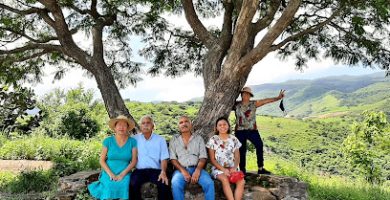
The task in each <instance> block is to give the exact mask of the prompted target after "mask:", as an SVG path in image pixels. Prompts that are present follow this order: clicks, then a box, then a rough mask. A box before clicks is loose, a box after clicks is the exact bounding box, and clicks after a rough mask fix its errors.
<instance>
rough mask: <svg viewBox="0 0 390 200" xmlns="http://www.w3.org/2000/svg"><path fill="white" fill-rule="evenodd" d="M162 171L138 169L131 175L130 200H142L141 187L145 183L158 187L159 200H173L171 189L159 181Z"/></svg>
mask: <svg viewBox="0 0 390 200" xmlns="http://www.w3.org/2000/svg"><path fill="white" fill-rule="evenodd" d="M160 173H161V170H160V169H136V170H135V171H134V172H133V173H131V178H130V199H131V200H141V186H142V185H143V184H144V183H147V182H151V183H154V184H156V185H157V190H158V199H159V200H169V199H172V193H171V188H170V187H169V186H168V185H165V184H164V183H162V182H161V181H157V180H158V176H159V175H160Z"/></svg>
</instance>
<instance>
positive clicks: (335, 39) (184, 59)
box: [145, 0, 390, 137]
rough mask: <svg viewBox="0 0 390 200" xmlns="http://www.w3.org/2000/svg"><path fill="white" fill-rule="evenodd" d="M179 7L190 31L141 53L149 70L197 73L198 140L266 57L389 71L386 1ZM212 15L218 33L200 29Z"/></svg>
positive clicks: (234, 1) (247, 1)
mask: <svg viewBox="0 0 390 200" xmlns="http://www.w3.org/2000/svg"><path fill="white" fill-rule="evenodd" d="M181 3H182V9H183V10H184V14H185V17H186V19H187V22H188V24H189V25H190V26H191V28H192V32H191V31H189V32H185V31H178V30H176V31H173V32H172V33H171V34H170V36H169V37H168V38H169V39H168V40H165V43H164V42H162V43H161V45H155V44H153V45H152V46H149V47H148V48H146V49H145V53H146V54H147V55H148V56H149V57H150V58H151V60H153V62H154V63H155V68H152V71H154V72H159V70H160V69H164V67H165V69H168V70H167V72H169V73H171V74H173V75H174V74H175V73H176V72H180V71H182V70H189V69H194V70H195V71H197V72H200V73H201V74H202V76H203V80H204V87H205V93H204V99H203V103H202V106H201V108H200V110H199V113H198V116H197V118H196V119H195V123H194V127H195V130H196V132H197V133H199V134H202V135H203V136H205V137H208V136H210V135H212V134H213V133H212V130H213V125H214V122H215V120H216V118H218V117H220V116H227V115H228V114H229V113H230V111H231V108H232V107H233V104H234V102H235V100H236V98H237V97H238V95H239V92H240V90H241V88H242V87H243V86H244V85H245V83H246V81H247V78H248V75H249V73H250V72H251V70H252V68H253V66H254V65H255V64H256V63H258V62H259V61H261V60H262V59H263V58H264V57H266V56H267V55H268V54H270V53H271V52H276V53H277V55H279V56H280V57H281V58H287V57H293V58H296V67H297V68H302V67H304V66H305V64H306V62H307V61H308V60H309V59H318V58H331V59H333V60H334V61H335V62H336V63H343V64H348V65H351V66H359V65H360V66H364V67H372V68H381V69H384V70H386V71H387V73H388V72H389V65H390V41H389V39H390V37H389V34H390V26H389V24H390V11H389V10H390V2H389V1H388V0H338V1H334V0H222V1H219V0H212V1H206V0H197V1H193V0H181ZM219 13H221V15H223V20H221V21H222V23H221V24H219V27H211V28H208V27H206V26H205V25H204V20H207V19H209V18H214V17H216V16H217V15H218V14H219ZM217 21H218V20H217ZM178 48H181V49H185V51H178V50H177V49H178ZM195 61H197V62H195ZM172 63H173V64H172ZM161 66H164V67H161ZM259 67H264V68H266V67H277V66H259ZM172 72H173V73H172ZM275 92H277V91H275ZM275 95H276V94H275Z"/></svg>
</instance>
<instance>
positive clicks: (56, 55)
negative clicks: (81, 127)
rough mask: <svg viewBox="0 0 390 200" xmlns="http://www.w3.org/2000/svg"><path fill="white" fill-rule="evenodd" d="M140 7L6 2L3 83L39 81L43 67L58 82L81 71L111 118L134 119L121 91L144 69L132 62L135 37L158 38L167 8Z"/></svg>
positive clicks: (1, 15)
mask: <svg viewBox="0 0 390 200" xmlns="http://www.w3.org/2000/svg"><path fill="white" fill-rule="evenodd" d="M140 5H141V4H140V3H139V1H130V0H129V1H117V0H114V1H111V0H1V1H0V38H1V40H0V80H2V81H4V82H5V83H7V84H11V83H17V82H20V81H39V80H40V79H41V77H42V75H43V72H44V71H45V70H46V69H47V68H44V67H53V68H54V69H55V71H56V73H55V78H57V79H59V78H62V77H63V76H64V75H65V74H66V72H67V71H68V70H69V69H70V68H72V67H79V68H80V67H81V68H82V69H84V70H85V71H86V72H87V74H88V75H90V76H91V77H94V78H95V79H96V82H97V85H98V88H99V90H100V92H101V94H102V98H103V101H104V104H105V106H106V109H107V112H108V114H109V116H110V117H114V116H116V115H118V114H125V115H128V116H130V117H131V118H132V116H131V115H130V113H129V111H128V109H127V108H126V107H125V104H124V101H123V99H122V97H121V95H120V93H119V90H118V87H117V86H119V87H120V88H124V87H126V86H128V85H129V84H134V83H136V81H137V80H139V76H137V73H138V72H139V71H140V66H141V65H142V64H141V63H138V62H134V61H133V59H132V55H131V48H130V42H131V36H132V35H142V34H145V33H147V32H150V33H153V32H152V30H153V31H154V32H156V33H158V31H159V27H164V26H165V24H166V23H165V21H164V20H163V19H162V18H159V17H156V16H158V13H159V12H160V11H162V10H163V8H164V7H163V6H161V5H158V4H147V3H143V4H142V6H140ZM148 30H149V31H148ZM151 35H153V34H151ZM77 38H81V39H78V40H77Z"/></svg>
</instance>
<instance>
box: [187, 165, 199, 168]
mask: <svg viewBox="0 0 390 200" xmlns="http://www.w3.org/2000/svg"><path fill="white" fill-rule="evenodd" d="M197 166H198V165H190V166H187V167H184V168H191V167H195V168H196V167H197Z"/></svg>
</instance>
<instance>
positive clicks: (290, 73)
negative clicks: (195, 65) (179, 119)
mask: <svg viewBox="0 0 390 200" xmlns="http://www.w3.org/2000/svg"><path fill="white" fill-rule="evenodd" d="M308 66H309V67H308V68H307V69H304V71H302V72H301V71H297V70H295V68H294V64H293V62H285V61H280V60H278V59H277V58H275V57H274V56H273V55H268V56H267V57H266V58H265V59H263V60H262V61H260V62H259V63H258V64H256V65H255V66H254V68H253V70H252V72H251V73H250V75H249V78H248V81H247V85H258V84H264V83H278V82H284V81H287V80H296V79H314V78H321V77H326V76H340V75H363V74H371V73H375V72H379V71H380V70H374V69H370V68H368V69H367V68H363V67H348V66H342V65H334V64H333V63H332V62H331V61H329V60H323V61H321V62H315V61H312V62H309V65H308ZM383 74H384V72H383ZM53 77H54V74H53V73H52V72H50V70H48V72H47V73H46V76H45V77H43V82H42V83H40V84H36V85H31V87H32V88H33V89H34V91H35V93H36V94H37V95H38V96H43V95H44V94H46V93H49V92H50V91H52V90H53V89H54V88H62V89H65V90H69V89H71V88H76V87H78V85H79V84H82V85H83V87H84V88H88V89H93V90H94V91H95V97H96V98H97V99H99V98H101V96H100V93H99V90H98V88H97V84H96V81H95V80H94V79H88V78H86V76H85V74H84V73H83V71H82V70H72V71H70V72H69V73H68V74H67V75H66V76H65V77H64V78H63V79H62V80H59V81H54V82H53ZM143 79H144V80H142V81H141V82H139V83H137V85H136V86H135V87H134V86H129V87H127V88H125V89H122V90H120V92H121V95H122V97H123V98H124V99H130V100H132V101H141V102H153V101H178V102H183V101H188V100H191V99H192V98H196V97H201V96H203V93H204V88H203V80H202V77H195V76H194V74H186V75H183V76H181V77H178V78H170V77H164V76H158V77H151V76H143ZM281 89H282V88H281ZM277 93H278V91H275V95H277Z"/></svg>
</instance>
